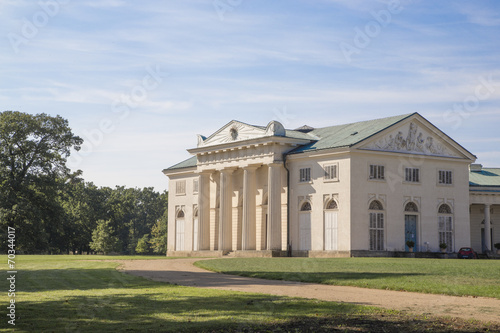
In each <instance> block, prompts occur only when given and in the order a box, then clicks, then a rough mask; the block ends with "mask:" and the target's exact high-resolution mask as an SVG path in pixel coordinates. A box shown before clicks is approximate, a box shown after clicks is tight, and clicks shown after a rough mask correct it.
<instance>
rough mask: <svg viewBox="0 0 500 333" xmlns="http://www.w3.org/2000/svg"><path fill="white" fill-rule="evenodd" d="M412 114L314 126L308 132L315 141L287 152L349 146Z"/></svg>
mask: <svg viewBox="0 0 500 333" xmlns="http://www.w3.org/2000/svg"><path fill="white" fill-rule="evenodd" d="M414 114H415V113H409V114H403V115H399V116H393V117H388V118H381V119H374V120H368V121H360V122H357V123H351V124H344V125H336V126H329V127H323V128H316V129H314V130H312V131H310V132H309V133H308V134H311V135H314V136H316V137H318V140H317V141H316V142H313V143H310V144H307V145H304V146H300V147H298V148H296V149H294V150H292V151H291V152H290V153H289V154H296V153H303V152H307V151H313V150H320V149H329V148H340V147H351V146H353V145H355V144H357V143H359V142H361V141H363V140H366V139H367V138H369V137H371V136H373V135H375V134H377V133H379V132H380V131H383V130H385V129H386V128H388V127H390V126H392V125H394V124H396V123H398V122H400V121H402V120H404V119H406V118H408V117H410V116H412V115H414Z"/></svg>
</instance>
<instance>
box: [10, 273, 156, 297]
mask: <svg viewBox="0 0 500 333" xmlns="http://www.w3.org/2000/svg"><path fill="white" fill-rule="evenodd" d="M16 278H17V281H18V283H17V286H18V289H19V291H26V292H43V291H56V290H89V289H105V288H131V287H134V286H136V285H137V278H135V277H132V276H129V275H126V274H122V273H120V272H119V271H117V270H116V269H115V268H96V269H83V268H82V269H78V268H65V269H47V270H27V271H22V270H20V271H18V273H17V276H16ZM151 283H152V282H149V281H146V280H145V281H144V283H143V284H146V285H147V284H151Z"/></svg>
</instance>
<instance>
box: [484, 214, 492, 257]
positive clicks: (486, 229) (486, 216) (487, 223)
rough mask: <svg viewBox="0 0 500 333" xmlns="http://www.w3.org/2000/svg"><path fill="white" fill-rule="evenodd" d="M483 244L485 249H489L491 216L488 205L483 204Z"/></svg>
mask: <svg viewBox="0 0 500 333" xmlns="http://www.w3.org/2000/svg"><path fill="white" fill-rule="evenodd" d="M484 246H485V247H486V251H491V218H490V205H489V204H485V205H484Z"/></svg>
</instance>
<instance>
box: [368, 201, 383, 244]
mask: <svg viewBox="0 0 500 333" xmlns="http://www.w3.org/2000/svg"><path fill="white" fill-rule="evenodd" d="M369 209H370V210H375V211H376V210H383V206H382V203H380V201H378V200H373V201H372V202H371V203H370V206H369ZM369 231H370V250H372V251H383V250H384V213H383V212H370V230H369Z"/></svg>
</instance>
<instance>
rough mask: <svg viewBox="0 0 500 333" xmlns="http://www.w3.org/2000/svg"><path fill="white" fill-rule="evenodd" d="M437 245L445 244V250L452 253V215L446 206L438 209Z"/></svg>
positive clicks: (443, 205)
mask: <svg viewBox="0 0 500 333" xmlns="http://www.w3.org/2000/svg"><path fill="white" fill-rule="evenodd" d="M438 214H439V216H438V233H439V244H440V245H441V244H446V250H447V251H449V252H453V215H452V212H451V208H450V206H449V205H447V204H442V205H441V206H439V208H438Z"/></svg>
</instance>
